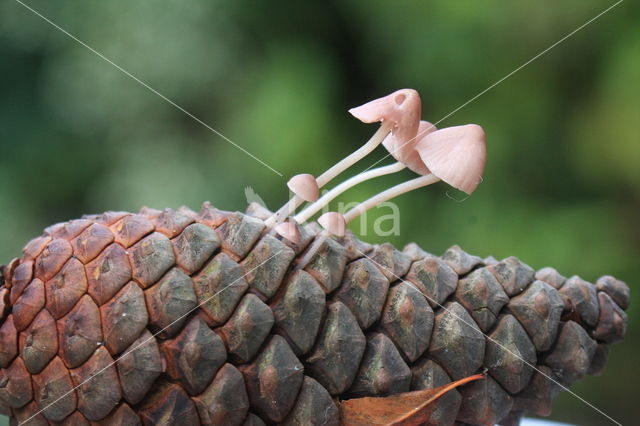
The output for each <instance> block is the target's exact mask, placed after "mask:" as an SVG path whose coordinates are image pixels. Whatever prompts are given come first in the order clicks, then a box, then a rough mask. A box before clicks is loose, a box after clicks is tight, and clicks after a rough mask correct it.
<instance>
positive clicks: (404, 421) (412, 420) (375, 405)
mask: <svg viewBox="0 0 640 426" xmlns="http://www.w3.org/2000/svg"><path fill="white" fill-rule="evenodd" d="M484 377H485V376H484V375H482V374H476V375H474V376H469V377H465V378H464V379H460V380H457V381H455V382H451V383H449V384H447V385H444V386H440V387H438V388H433V389H424V390H419V391H413V392H405V393H401V394H397V395H391V396H386V397H366V398H354V399H349V400H346V401H343V402H342V403H341V404H340V415H341V423H340V424H342V425H344V426H365V425H385V426H392V425H393V426H417V425H424V424H427V425H431V424H432V423H430V421H429V419H430V417H431V414H432V413H433V412H434V410H435V409H436V407H437V403H438V399H439V398H440V397H441V396H442V395H444V394H445V393H447V392H448V391H450V390H451V389H455V388H457V387H458V386H462V385H464V384H466V383H469V382H472V381H474V380H479V379H484Z"/></svg>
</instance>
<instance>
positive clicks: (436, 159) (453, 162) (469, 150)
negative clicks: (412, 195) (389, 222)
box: [344, 124, 486, 223]
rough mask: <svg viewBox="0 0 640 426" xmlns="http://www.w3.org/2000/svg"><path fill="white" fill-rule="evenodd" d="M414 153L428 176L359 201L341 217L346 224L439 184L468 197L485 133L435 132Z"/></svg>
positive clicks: (479, 168) (472, 128) (481, 161)
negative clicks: (382, 206)
mask: <svg viewBox="0 0 640 426" xmlns="http://www.w3.org/2000/svg"><path fill="white" fill-rule="evenodd" d="M415 149H416V151H417V152H418V154H419V155H420V158H421V159H422V160H423V161H424V163H425V165H426V166H427V168H428V169H429V170H430V171H431V172H430V173H428V174H426V175H424V176H420V177H418V178H415V179H412V180H409V181H407V182H404V183H401V184H399V185H396V186H393V187H391V188H389V189H387V190H386V191H382V192H381V193H379V194H377V195H375V196H373V197H371V198H369V199H368V200H366V201H363V202H362V203H360V204H359V205H357V206H356V207H354V208H353V209H351V210H349V211H348V212H347V213H346V214H345V215H344V219H345V221H346V222H347V223H349V222H351V221H352V220H353V219H355V218H356V217H358V216H360V215H361V214H362V213H364V212H366V211H367V210H369V209H371V208H373V207H375V206H377V205H378V204H380V203H383V202H385V201H387V200H390V199H392V198H394V197H397V196H398V195H402V194H404V193H406V192H409V191H412V190H414V189H417V188H421V187H423V186H427V185H431V184H432V183H435V182H438V181H440V180H442V181H444V182H446V183H448V184H449V185H451V186H453V187H454V188H457V189H459V190H461V191H464V192H465V193H467V194H469V195H470V194H471V193H472V192H473V191H475V189H476V188H477V187H478V185H479V184H480V182H482V173H483V171H484V166H485V162H486V143H485V133H484V130H482V127H480V126H478V125H476V124H467V125H464V126H456V127H448V128H445V129H441V130H437V131H435V132H433V133H430V134H428V135H427V136H425V137H424V138H423V139H421V140H420V141H419V142H418V143H417V144H416V147H415Z"/></svg>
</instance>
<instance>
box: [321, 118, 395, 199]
mask: <svg viewBox="0 0 640 426" xmlns="http://www.w3.org/2000/svg"><path fill="white" fill-rule="evenodd" d="M392 125H393V124H392V123H385V122H383V123H382V124H381V125H380V127H379V128H378V130H377V131H376V132H375V133H374V134H373V136H371V139H369V140H368V141H367V143H365V144H364V145H362V146H361V147H360V148H358V149H357V150H355V151H354V152H352V153H351V154H349V155H348V156H347V157H345V158H343V159H342V160H340V161H338V163H336V164H335V165H334V166H333V167H331V168H330V169H329V170H327V171H326V172H324V173H323V174H321V175H320V176H318V178H317V179H316V180H317V181H318V186H319V187H320V188H322V187H323V186H325V185H326V184H327V183H329V182H330V181H331V180H332V179H333V178H335V177H336V176H338V175H339V174H340V173H342V172H344V171H345V170H347V169H348V168H349V167H351V166H352V165H353V164H355V163H357V162H358V161H359V160H361V159H363V158H364V157H366V156H367V155H368V154H369V153H371V151H373V150H374V149H376V147H377V146H378V145H380V144H381V143H382V141H383V140H384V139H385V138H386V137H387V135H388V134H389V132H390V131H391V127H392Z"/></svg>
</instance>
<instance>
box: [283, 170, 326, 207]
mask: <svg viewBox="0 0 640 426" xmlns="http://www.w3.org/2000/svg"><path fill="white" fill-rule="evenodd" d="M287 186H288V187H289V189H290V190H291V192H293V193H294V194H296V195H297V196H298V197H300V198H302V199H303V200H304V201H311V202H313V201H316V200H317V199H318V197H319V196H320V188H319V187H318V182H316V178H314V177H313V176H312V175H310V174H308V173H303V174H299V175H295V176H294V177H292V178H291V179H289V182H287Z"/></svg>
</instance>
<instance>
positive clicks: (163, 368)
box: [0, 204, 629, 425]
mask: <svg viewBox="0 0 640 426" xmlns="http://www.w3.org/2000/svg"><path fill="white" fill-rule="evenodd" d="M300 233H301V241H300V243H299V244H297V245H295V244H292V243H290V242H289V241H287V240H282V239H281V238H280V237H278V236H277V235H275V234H274V233H273V232H272V231H270V230H266V229H265V226H264V223H263V221H262V220H261V219H258V218H255V217H251V216H248V215H244V214H241V213H238V212H235V213H232V212H224V211H220V210H217V209H215V208H213V207H211V206H210V205H209V204H205V205H204V206H203V208H202V211H201V212H200V213H199V214H196V213H194V212H192V211H190V210H188V209H184V208H183V209H180V210H178V211H174V210H170V209H167V210H164V211H156V210H150V209H143V210H142V211H141V212H140V213H139V214H129V213H120V212H107V213H104V214H102V215H95V216H86V217H84V218H82V219H78V220H73V221H70V222H67V223H63V224H57V225H54V226H52V227H49V228H47V229H46V230H45V233H44V235H42V236H41V237H39V238H36V239H34V240H32V241H31V242H30V243H29V244H27V246H26V247H25V248H24V254H23V256H22V258H20V259H19V260H14V261H13V262H12V263H11V264H10V265H8V266H7V267H4V268H2V273H1V275H0V276H1V277H4V278H0V280H4V284H3V286H2V287H1V289H0V296H1V297H0V309H1V312H0V315H1V326H0V367H1V370H0V412H2V413H4V414H6V415H8V416H10V417H11V421H12V423H13V424H15V423H16V422H23V421H25V420H27V419H28V418H30V417H31V416H34V417H33V419H32V421H31V422H30V423H29V424H54V423H55V424H58V423H57V422H63V423H64V424H74V425H75V424H79V425H81V424H104V425H107V424H123V425H135V424H145V425H146V424H190V425H191V424H225V425H227V424H238V425H240V424H244V425H259V424H265V423H284V424H316V425H336V424H338V423H339V419H340V414H339V406H338V405H337V404H336V399H344V398H351V397H359V396H374V395H389V394H395V393H401V392H406V391H409V390H416V389H425V388H433V387H437V386H441V385H444V384H446V383H448V382H450V381H451V380H455V379H459V378H462V377H465V376H469V375H471V374H474V373H477V372H482V371H485V370H486V371H488V376H487V379H486V380H480V381H476V382H473V383H470V384H468V385H466V386H464V387H462V388H460V391H457V390H454V391H451V392H449V393H447V394H446V395H445V396H444V397H443V400H442V401H441V403H440V404H439V405H438V409H437V410H436V412H435V413H434V414H433V416H432V422H433V423H434V424H452V423H454V422H455V421H458V422H464V423H467V424H476V425H484V424H487V425H489V424H495V423H499V422H503V424H517V422H518V419H519V417H520V416H521V414H522V413H523V412H527V411H528V412H533V413H536V414H539V415H548V414H549V413H550V411H551V401H552V399H553V398H554V397H555V395H556V394H557V393H558V392H559V390H560V387H559V386H558V385H556V384H555V383H554V382H552V381H550V380H549V379H548V378H547V377H551V378H553V379H554V380H556V381H557V382H559V383H562V384H563V385H565V386H569V385H570V384H571V383H573V382H575V381H578V380H580V379H582V378H583V377H584V376H585V374H595V375H597V374H600V373H601V372H602V369H603V367H604V364H605V362H606V357H607V353H608V347H609V346H608V345H609V344H610V343H613V342H616V341H618V340H620V339H622V337H623V335H624V333H625V328H626V315H625V313H624V309H626V308H627V306H628V303H629V288H628V287H627V286H626V285H625V284H624V283H622V282H620V281H618V280H616V279H614V278H612V277H608V276H605V277H602V278H600V279H599V280H598V281H597V282H596V284H595V285H593V284H590V283H588V282H586V281H584V280H582V279H580V278H578V277H572V278H569V279H565V278H564V277H562V276H561V275H560V274H558V273H557V272H556V271H555V270H553V269H551V268H545V269H542V270H540V271H538V272H537V273H536V272H535V271H534V270H533V269H531V268H530V267H529V266H527V265H525V264H524V263H522V262H520V261H519V260H518V259H516V258H513V257H510V258H507V259H504V260H502V261H500V262H498V261H496V260H494V259H492V258H488V259H484V260H483V259H481V258H479V257H477V256H472V255H469V254H467V253H465V252H464V251H463V250H462V249H460V248H459V247H457V246H454V247H452V248H451V249H449V250H448V251H447V252H446V253H444V255H442V256H441V257H437V256H433V255H431V254H429V253H426V252H424V251H423V250H421V249H420V248H419V247H418V246H417V245H415V244H410V245H409V246H407V247H406V248H405V249H404V251H399V250H396V249H395V248H394V247H393V246H392V245H391V244H388V243H385V244H382V245H378V246H371V245H369V244H366V243H364V242H362V241H359V240H358V239H357V238H355V237H354V236H353V234H351V233H348V234H347V236H346V237H343V238H340V239H335V238H332V237H329V236H327V235H326V234H323V233H322V232H319V231H318V229H317V228H316V227H314V226H313V225H308V226H306V227H304V228H301V229H300ZM400 277H402V279H400ZM425 296H426V297H425ZM483 333H484V334H483ZM485 334H486V336H489V337H488V338H487V337H486V336H485ZM515 354H518V356H516V355H515ZM532 366H536V369H537V370H534V369H533V368H532ZM545 376H547V377H545ZM76 387H77V388H76Z"/></svg>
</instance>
